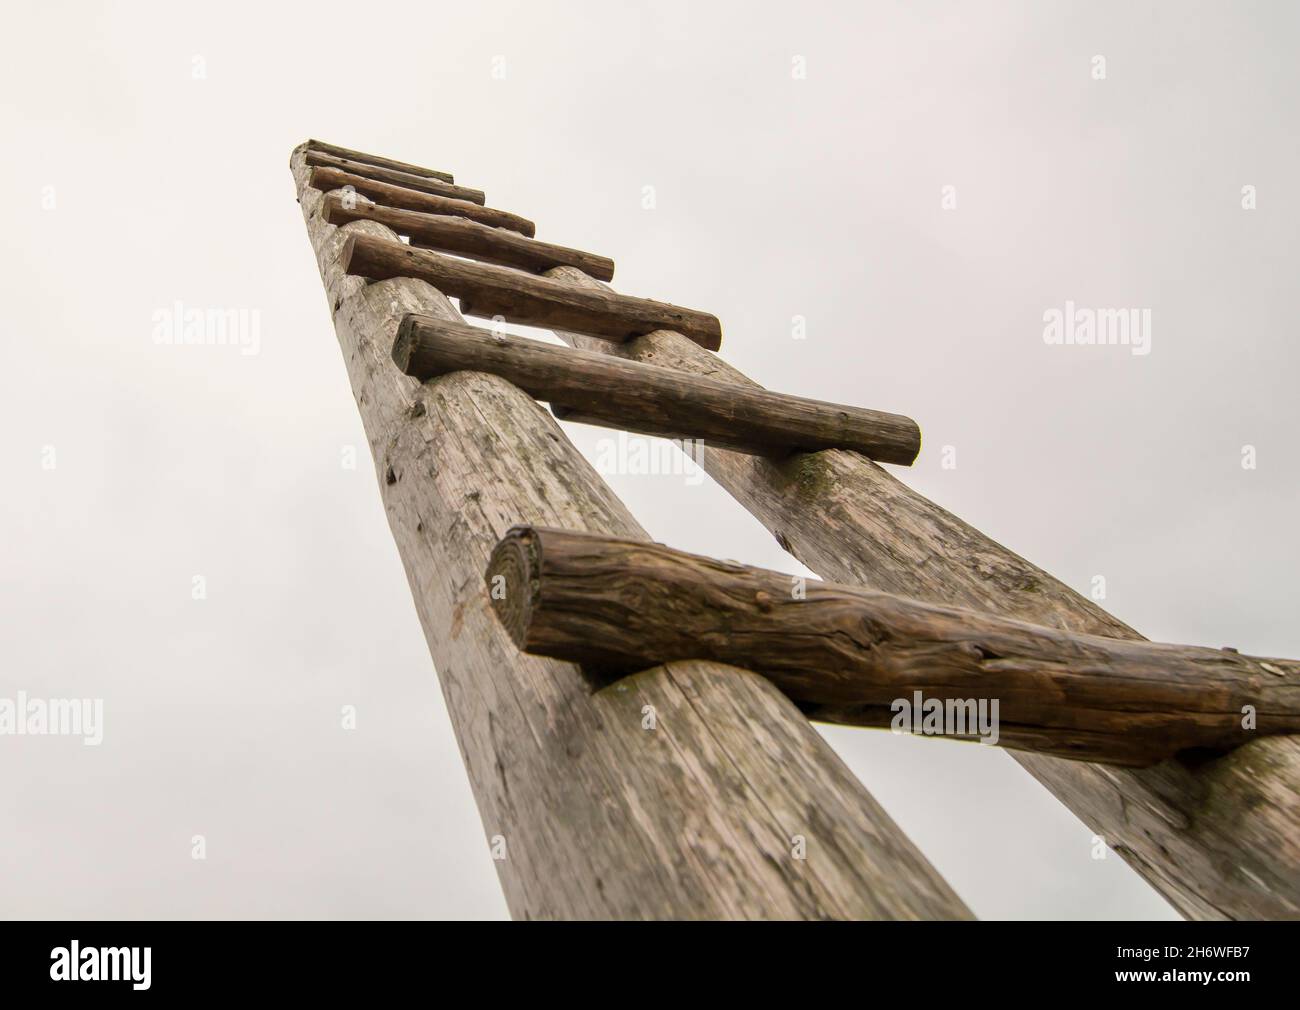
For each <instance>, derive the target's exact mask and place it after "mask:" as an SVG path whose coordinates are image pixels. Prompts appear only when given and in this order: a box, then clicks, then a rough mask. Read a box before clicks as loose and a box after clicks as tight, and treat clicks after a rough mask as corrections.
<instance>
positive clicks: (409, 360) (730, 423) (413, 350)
mask: <svg viewBox="0 0 1300 1010" xmlns="http://www.w3.org/2000/svg"><path fill="white" fill-rule="evenodd" d="M393 361H394V362H395V363H396V364H397V367H398V368H400V369H401V370H402V371H403V372H405V373H406V374H407V375H412V376H414V377H415V378H417V379H432V378H434V377H436V376H439V375H445V374H447V373H448V372H455V371H461V370H471V371H480V372H488V373H490V374H492V375H499V376H501V378H503V379H505V380H507V381H508V382H512V383H514V384H515V385H516V386H518V387H519V388H520V389H522V390H523V391H524V392H526V393H527V394H528V395H529V396H532V397H535V398H536V399H539V400H545V401H547V402H548V403H550V405H551V410H552V411H554V412H555V415H556V416H557V417H571V416H580V417H581V418H582V420H584V421H586V422H588V423H592V424H601V425H604V426H606V427H611V428H623V429H626V430H628V431H639V432H646V433H649V434H654V435H667V436H670V437H673V438H690V439H704V440H707V441H708V442H710V443H712V444H715V445H727V446H731V447H733V448H736V449H737V450H738V451H742V452H753V453H761V454H767V455H778V456H779V455H784V454H786V453H789V452H792V451H794V450H797V449H823V448H830V447H838V448H844V449H852V450H854V451H855V452H861V453H864V454H865V455H867V456H870V457H871V458H872V459H879V460H883V461H885V462H888V463H901V464H904V465H906V464H909V463H911V462H912V460H914V459H915V458H916V454H917V452H918V451H919V450H920V448H921V432H920V429H919V428H918V427H917V426H916V422H915V421H913V420H912V419H911V418H907V417H902V416H900V415H898V414H886V413H883V412H882V411H875V410H866V409H863V408H861V407H848V406H843V405H840V404H834V403H823V402H821V401H820V400H806V399H803V398H802V397H798V396H784V395H782V394H780V393H772V392H769V391H768V390H765V389H755V388H753V387H752V386H736V385H733V384H730V383H725V382H718V381H716V380H714V379H705V378H701V377H699V376H692V375H683V374H682V373H681V372H677V371H673V370H672V369H668V368H659V367H658V366H657V365H646V364H642V363H640V362H635V361H624V360H621V359H618V358H611V357H609V356H608V355H605V354H597V353H595V352H593V351H580V350H576V349H574V348H569V347H556V346H555V345H554V344H544V343H542V342H541V341H538V340H529V339H527V338H525V337H517V336H512V335H510V334H506V333H493V332H491V331H488V330H485V329H483V328H482V327H478V326H468V325H465V324H462V323H452V322H448V321H447V320H442V319H436V318H433V317H430V316H408V317H407V318H406V319H405V320H403V321H402V325H401V327H400V328H399V329H398V332H397V340H396V342H394V344H393ZM574 411H577V412H579V413H578V414H576V415H575V414H572V412H574Z"/></svg>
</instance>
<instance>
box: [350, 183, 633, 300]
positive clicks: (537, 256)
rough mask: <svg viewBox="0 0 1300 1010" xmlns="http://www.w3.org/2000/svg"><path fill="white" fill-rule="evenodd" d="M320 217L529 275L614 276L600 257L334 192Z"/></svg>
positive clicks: (611, 266)
mask: <svg viewBox="0 0 1300 1010" xmlns="http://www.w3.org/2000/svg"><path fill="white" fill-rule="evenodd" d="M324 214H325V217H326V220H328V221H329V223H330V224H337V225H344V224H347V223H348V222H349V221H374V222H376V223H378V224H382V225H384V226H385V227H387V228H391V229H392V230H393V231H395V232H396V233H397V234H398V235H405V236H407V237H408V238H410V240H411V244H412V245H414V246H419V247H421V248H425V249H440V250H443V251H445V252H452V253H458V254H459V255H462V256H469V257H472V258H473V259H477V260H483V261H484V262H487V263H496V264H499V265H501V266H508V267H517V268H518V269H521V270H529V271H532V272H534V273H540V272H541V271H543V270H549V269H551V268H552V267H556V266H572V267H577V268H578V269H579V270H581V271H582V272H583V273H585V274H589V275H590V276H592V277H596V278H599V279H600V280H606V281H607V280H610V279H611V278H612V277H613V276H614V261H613V260H612V259H609V258H607V257H605V256H597V255H596V254H595V253H588V252H583V251H582V250H580V249H568V248H565V247H564V246H561V245H552V244H551V243H549V242H539V241H537V240H536V239H532V238H524V237H523V236H522V235H519V234H516V233H515V232H512V231H509V230H507V229H505V228H492V227H490V226H488V225H484V224H479V223H478V222H477V221H471V220H469V219H468V218H463V217H454V216H452V215H448V214H424V213H421V212H420V211H415V210H402V209H401V208H398V207H385V206H384V205H383V204H379V203H372V202H370V201H369V200H366V199H365V198H364V197H362V196H353V197H352V198H351V199H350V200H346V201H345V200H344V197H343V194H342V193H340V192H338V191H337V190H336V191H333V192H331V193H328V194H326V197H325V208H324Z"/></svg>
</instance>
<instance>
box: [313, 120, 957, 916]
mask: <svg viewBox="0 0 1300 1010" xmlns="http://www.w3.org/2000/svg"><path fill="white" fill-rule="evenodd" d="M308 146H309V145H308V144H304V145H300V146H299V147H298V148H296V149H295V151H294V152H293V154H292V156H291V161H290V167H291V170H292V172H293V175H294V181H295V184H296V187H297V193H298V200H299V203H300V204H301V208H302V213H303V217H304V220H305V222H306V225H307V231H308V236H309V238H310V241H311V245H312V248H313V251H314V252H315V255H316V258H317V264H318V267H319V270H320V274H321V279H322V282H323V284H324V287H325V292H326V297H327V299H328V302H329V305H330V309H331V315H332V318H333V320H334V325H335V330H336V332H337V335H338V339H339V343H340V346H341V349H342V351H343V357H344V361H345V363H346V366H347V369H348V375H349V378H350V380H351V383H352V388H353V393H354V396H355V398H356V401H357V405H358V409H359V411H360V414H361V418H362V421H363V424H364V426H365V430H366V437H367V440H368V442H369V444H370V448H371V452H372V455H373V457H374V460H375V466H376V471H377V475H378V477H379V481H380V491H381V494H382V495H383V499H384V504H385V510H386V512H387V514H388V519H389V525H390V527H391V529H392V531H393V537H394V540H395V541H396V543H397V546H398V550H399V554H400V555H401V558H402V562H403V565H404V567H405V569H406V573H407V578H408V581H409V583H410V586H411V590H412V596H413V598H414V601H415V606H416V611H417V613H418V615H419V617H420V621H421V625H422V626H423V628H424V632H425V637H426V639H427V641H428V644H429V648H430V653H431V655H432V658H433V661H434V664H435V666H436V668H437V673H438V679H439V682H440V684H441V687H442V691H443V695H444V697H445V699H446V702H447V710H448V713H449V715H450V717H451V721H452V724H453V727H454V729H455V732H456V737H457V741H458V743H459V745H460V748H461V754H462V756H463V758H464V760H465V765H466V770H467V772H468V775H469V779H470V784H471V787H472V788H473V791H474V795H475V800H476V802H477V805H478V808H479V812H480V816H481V817H482V820H483V824H484V828H485V830H486V832H487V834H488V835H489V837H491V838H493V839H494V849H495V850H496V851H497V852H499V853H500V855H501V856H503V858H499V859H498V861H497V863H496V866H497V871H498V876H499V878H500V880H501V884H502V888H503V890H504V893H505V897H506V902H507V905H508V906H509V908H510V911H511V913H512V915H514V916H515V917H517V918H651V917H655V918H907V919H918V918H940V919H950V918H968V917H969V916H970V913H969V911H968V910H967V909H966V907H965V905H964V904H963V903H962V902H961V900H960V899H959V898H958V897H957V895H956V894H955V893H954V892H953V891H952V889H951V888H950V887H949V886H948V885H947V884H946V883H945V882H944V881H943V879H942V878H941V877H940V876H939V874H938V873H937V872H936V871H935V870H934V869H933V867H931V866H930V864H929V863H928V862H927V861H926V860H925V858H924V857H923V856H922V855H921V854H920V852H919V851H917V849H916V847H915V846H914V845H912V843H911V842H910V841H909V840H908V839H907V838H906V836H905V835H904V834H903V833H902V832H901V830H900V829H899V828H898V827H897V825H895V824H894V822H893V821H892V820H891V819H890V818H889V816H888V815H887V814H886V813H885V811H884V810H883V809H882V808H881V807H880V805H879V804H878V803H876V801H875V800H874V799H872V797H871V796H870V794H868V793H867V791H866V790H865V789H864V788H863V787H862V785H861V784H860V783H859V782H858V781H857V780H856V779H855V778H854V777H853V775H852V774H851V773H850V772H849V770H848V769H847V768H846V767H845V765H844V763H843V762H842V761H840V759H839V758H838V756H837V755H836V754H835V753H834V751H833V750H831V748H830V747H829V745H828V744H826V742H825V741H824V740H823V739H822V738H821V737H820V736H819V735H818V734H817V733H816V731H815V730H813V729H812V727H811V726H810V725H809V723H808V721H807V720H806V719H805V718H804V716H803V715H802V714H801V713H800V712H799V711H798V710H797V709H796V708H795V707H794V706H793V705H792V704H791V703H790V702H789V701H788V700H787V699H786V698H785V697H784V696H783V695H782V694H781V693H780V692H779V691H778V690H777V689H776V688H775V687H773V686H772V685H771V684H770V683H768V682H767V681H766V680H764V679H763V678H761V677H759V676H757V675H754V674H751V673H748V672H747V671H738V670H736V669H734V668H731V667H726V666H722V665H720V664H715V663H708V662H694V661H692V662H683V663H672V664H668V665H665V666H659V667H655V668H652V669H650V670H646V671H643V672H641V673H639V674H637V675H636V676H635V677H632V678H628V679H625V680H623V681H621V682H620V683H619V684H618V685H615V686H614V687H612V688H610V689H606V690H600V691H595V690H593V686H592V685H591V684H590V683H589V682H588V681H587V680H586V679H585V678H584V676H583V675H582V673H581V671H580V670H579V669H578V668H577V667H576V666H575V665H573V664H571V663H565V662H560V661H555V660H548V659H537V658H534V657H529V656H526V655H523V654H521V653H519V652H518V651H517V650H516V649H515V648H514V645H513V643H511V641H510V639H509V637H508V636H507V634H506V633H505V631H504V630H502V629H501V627H500V626H499V624H498V622H497V620H496V618H495V617H494V616H493V614H492V611H491V608H490V605H489V599H488V593H487V592H486V590H485V589H484V585H483V580H482V573H483V571H484V569H485V567H486V564H487V562H488V559H489V556H490V553H491V551H492V549H493V547H494V546H495V545H496V543H497V541H498V539H499V538H500V536H501V535H502V534H503V533H505V531H506V530H507V529H508V528H509V527H510V526H512V525H513V524H515V523H517V522H534V523H539V524H548V525H558V526H568V527H571V528H576V529H585V530H591V531H593V532H603V533H609V534H612V535H619V536H623V537H629V538H638V539H645V538H646V534H645V532H644V530H642V529H641V527H640V526H639V525H638V524H637V522H636V520H635V519H634V518H633V517H632V516H631V514H630V513H629V512H628V511H627V509H626V507H625V506H624V505H623V504H622V502H620V501H619V500H618V499H617V497H615V495H614V494H613V492H612V491H611V490H610V489H609V488H608V487H607V486H606V485H605V483H604V482H603V481H602V480H601V479H600V478H599V476H598V475H597V474H596V473H595V471H594V470H593V469H592V467H591V466H590V464H588V463H587V462H586V460H585V459H583V457H582V456H581V454H580V453H578V451H577V449H576V448H574V447H573V445H572V444H571V443H570V442H569V440H568V439H567V438H566V437H565V435H564V434H563V432H562V431H561V430H560V428H559V426H558V425H557V424H556V423H555V421H554V420H553V419H551V418H550V417H549V415H547V413H546V412H545V411H544V410H543V409H542V408H541V407H539V406H538V405H537V403H536V402H534V401H533V400H532V399H531V398H530V397H529V396H528V395H527V394H525V393H524V392H522V391H521V390H519V389H518V388H516V387H515V386H513V385H511V384H510V383H508V382H506V381H505V380H503V379H501V378H499V377H496V376H491V375H486V374H484V373H480V372H470V371H458V372H455V373H452V374H448V375H444V376H441V377H438V378H435V379H432V380H431V381H429V382H427V383H423V384H422V383H420V382H418V381H417V380H415V379H412V378H410V377H408V376H406V375H403V374H401V372H399V371H398V370H397V368H396V366H395V365H394V364H393V362H392V360H391V358H390V352H391V348H392V345H393V341H394V338H395V337H396V334H397V328H398V325H399V323H400V321H401V320H402V318H403V317H404V316H405V315H406V314H408V313H420V314H424V315H429V316H436V317H441V318H444V319H449V320H452V321H455V322H460V317H459V314H458V313H457V312H456V310H455V309H454V308H453V307H452V306H451V304H450V303H449V302H448V301H447V299H446V297H445V296H444V295H443V294H441V293H440V292H439V291H438V290H437V289H436V288H434V287H433V286H432V285H430V284H428V283H427V282H424V281H420V280H415V279H411V278H405V277H400V278H393V279H390V280H383V281H379V282H377V283H371V284H367V283H366V282H365V281H363V280H362V279H360V278H356V277H348V276H346V274H345V273H344V272H343V270H342V268H341V265H340V263H339V256H340V254H341V252H342V250H343V247H344V244H345V241H346V239H347V238H348V236H349V235H355V234H364V235H372V236H378V237H380V238H387V239H393V238H395V237H396V236H395V235H394V233H393V232H392V231H390V230H389V229H387V228H386V227H383V226H382V225H379V224H377V223H375V222H371V221H357V222H354V223H351V224H347V225H345V226H344V227H343V228H337V227H335V226H334V225H331V224H329V223H328V222H327V221H326V220H324V218H323V217H322V216H321V207H322V203H323V199H324V194H323V193H322V192H321V191H320V190H317V189H314V188H312V187H311V186H310V185H309V183H308V179H309V176H310V175H311V169H310V167H309V166H308V165H307V164H306V158H305V150H306V149H307V148H308ZM336 151H339V152H343V153H345V154H347V155H351V156H353V160H358V159H357V158H356V157H355V156H356V155H357V154H359V152H350V151H346V149H336ZM363 157H370V156H363ZM380 161H383V159H380ZM392 165H393V167H399V168H400V170H403V171H404V170H408V169H411V168H413V167H414V166H409V165H404V164H402V163H392ZM319 171H320V170H319V169H317V172H319ZM683 339H685V338H683ZM498 836H499V837H498Z"/></svg>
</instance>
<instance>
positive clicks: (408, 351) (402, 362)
mask: <svg viewBox="0 0 1300 1010" xmlns="http://www.w3.org/2000/svg"><path fill="white" fill-rule="evenodd" d="M414 331H415V316H414V315H412V314H411V313H407V314H406V315H405V316H403V317H402V321H401V322H400V323H398V325H397V339H395V340H394V341H393V364H395V365H396V366H397V367H398V368H399V369H401V371H402V373H403V374H405V375H410V374H411V357H412V355H413V354H414V352H415V332H414Z"/></svg>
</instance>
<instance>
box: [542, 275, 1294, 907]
mask: <svg viewBox="0 0 1300 1010" xmlns="http://www.w3.org/2000/svg"><path fill="white" fill-rule="evenodd" d="M547 276H550V277H553V278H555V279H557V280H560V279H563V280H567V281H568V282H569V283H571V284H573V285H575V286H576V287H588V288H589V287H597V286H600V285H599V284H598V282H596V281H594V280H592V279H591V278H590V277H587V276H586V275H584V274H583V273H582V272H581V271H579V270H575V269H573V268H571V267H557V268H555V269H554V270H551V271H548V273H547ZM556 332H557V334H558V335H559V336H560V337H561V339H563V340H565V342H567V343H569V344H571V345H573V346H575V347H584V348H587V349H589V350H596V351H601V352H603V353H607V354H618V355H623V356H626V357H628V358H630V359H632V360H635V361H646V362H650V363H652V364H656V365H662V366H664V367H666V368H676V369H680V370H681V371H683V372H693V373H696V374H700V375H709V376H713V377H715V378H721V379H726V380H729V381H731V382H735V383H738V384H742V385H751V386H752V385H756V384H755V383H754V382H753V380H752V379H749V378H748V377H747V376H745V375H743V374H742V373H741V372H739V371H738V370H736V369H735V368H732V367H731V366H729V365H728V364H726V362H724V361H722V360H721V359H719V358H718V357H717V356H715V355H712V354H709V353H707V352H705V351H703V350H702V349H701V348H700V347H698V346H697V345H696V344H694V343H692V342H691V341H689V340H687V339H685V338H684V337H682V336H681V335H680V334H676V333H672V332H670V331H666V330H665V331H659V332H656V333H652V334H647V335H645V336H642V337H640V338H638V339H636V340H634V341H631V342H629V343H626V344H622V345H618V344H611V343H609V342H608V341H604V340H599V339H593V338H591V337H586V336H583V335H580V334H573V333H565V332H562V331H558V330H557V331H556ZM699 455H700V462H701V466H702V467H703V468H704V470H705V471H706V472H707V473H708V474H709V475H710V476H712V477H713V478H714V480H716V481H717V482H718V483H719V484H720V485H721V486H722V487H723V488H725V489H726V490H727V491H728V492H730V493H731V495H732V496H733V497H734V498H735V499H736V500H737V501H738V502H740V503H741V505H743V506H744V507H745V508H746V509H748V510H749V512H750V513H752V514H753V515H754V516H755V517H756V518H757V519H758V520H759V521H760V522H762V523H763V524H764V525H765V526H766V527H767V528H768V529H769V530H770V531H771V532H772V534H773V535H774V536H775V537H776V539H777V541H778V542H779V543H780V544H781V545H782V546H783V547H784V548H785V549H786V550H788V551H790V553H792V554H793V555H794V556H795V557H797V558H798V559H799V560H800V561H802V562H803V563H804V564H806V565H807V566H808V567H809V568H810V569H812V570H813V571H814V572H816V573H817V574H818V575H820V576H822V577H823V578H826V579H833V580H835V581H836V582H843V583H847V584H850V585H854V584H856V585H863V586H867V587H869V588H872V589H878V590H881V591H884V592H890V593H897V594H899V595H901V596H910V597H914V598H916V599H919V600H927V601H930V602H933V603H942V604H951V605H954V606H961V607H969V608H971V609H975V610H986V611H989V612H990V613H994V614H1002V615H1004V616H1006V617H1016V618H1020V619H1022V620H1026V621H1031V622H1033V623H1035V624H1042V625H1047V626H1049V627H1057V628H1064V629H1067V630H1070V631H1078V632H1084V633H1088V634H1097V635H1107V636H1110V637H1112V638H1129V639H1139V638H1141V637H1142V636H1141V635H1139V634H1138V633H1137V632H1136V631H1134V630H1133V629H1132V628H1130V627H1128V625H1126V624H1124V623H1123V622H1122V621H1119V620H1117V619H1116V618H1114V617H1112V616H1111V615H1110V614H1107V613H1106V612H1105V611H1104V610H1102V609H1101V608H1100V607H1098V606H1096V604H1094V603H1092V602H1091V601H1090V600H1087V599H1085V598H1084V597H1082V596H1080V595H1079V594H1078V593H1075V592H1074V591H1073V590H1071V589H1070V588H1069V587H1068V586H1066V585H1064V584H1063V583H1061V582H1059V581H1058V580H1056V579H1054V578H1053V577H1052V576H1050V575H1048V574H1047V573H1046V572H1044V571H1043V570H1042V569H1040V568H1037V567H1035V566H1034V565H1032V564H1030V563H1029V562H1028V561H1026V560H1025V559H1024V558H1022V557H1020V556H1019V555H1017V554H1015V553H1014V552H1012V551H1010V550H1008V549H1007V548H1005V547H1003V546H1002V545H1001V544H999V543H997V542H995V541H993V540H991V539H990V538H989V537H986V536H985V535H984V534H982V533H980V532H979V531H978V530H976V529H975V528H974V527H972V526H970V525H968V524H967V523H964V522H962V521H961V520H960V519H958V518H957V517H955V516H953V515H952V514H950V513H949V512H947V511H945V510H944V509H942V508H940V507H939V506H938V505H936V504H934V503H933V502H931V501H929V500H928V499H926V498H925V497H924V496H922V495H920V494H918V493H917V492H915V491H913V490H911V489H910V488H908V487H907V486H906V485H905V484H903V483H902V482H901V481H899V480H897V479H895V478H894V477H893V476H892V475H890V474H889V473H887V472H886V471H885V470H884V469H883V468H881V467H880V466H878V465H876V464H874V463H872V462H871V461H870V460H868V459H865V458H864V457H862V456H860V455H858V454H856V453H850V452H843V451H840V450H830V451H826V452H819V453H810V454H802V455H798V456H793V457H791V458H789V459H786V460H782V461H771V460H767V459H764V458H762V457H759V456H752V455H745V454H740V453H735V452H730V451H727V450H725V449H710V448H709V447H708V446H705V447H703V449H702V451H701V452H700V454H699ZM1013 756H1014V757H1015V759H1016V760H1017V761H1018V762H1019V763H1020V764H1021V765H1023V766H1024V767H1025V768H1026V769H1027V770H1028V771H1029V772H1030V774H1032V775H1033V776H1034V777H1035V778H1037V779H1038V780H1039V781H1040V782H1042V783H1043V784H1044V785H1045V786H1046V787H1047V788H1048V789H1049V790H1050V791H1051V792H1052V794H1053V795H1054V796H1056V798H1057V799H1059V800H1060V801H1061V802H1062V803H1064V804H1065V805H1066V806H1067V807H1069V809H1070V810H1072V811H1073V812H1074V813H1075V814H1076V815H1077V816H1078V817H1079V819H1080V820H1081V821H1083V822H1084V823H1085V824H1087V825H1088V826H1089V827H1090V828H1092V829H1093V830H1094V831H1095V832H1097V834H1098V835H1100V836H1101V837H1102V838H1104V839H1105V841H1106V844H1107V845H1108V846H1109V847H1110V848H1111V849H1112V850H1113V851H1114V852H1116V853H1118V854H1119V855H1120V856H1121V857H1122V858H1123V859H1124V860H1125V861H1126V862H1127V863H1128V864H1129V865H1130V866H1132V867H1133V868H1134V869H1135V870H1137V872H1138V873H1139V874H1141V875H1142V877H1143V878H1144V879H1145V880H1146V881H1147V882H1148V883H1150V884H1151V885H1152V886H1153V887H1155V888H1156V890H1158V891H1159V892H1160V893H1161V894H1163V895H1164V896H1165V897H1166V898H1167V899H1168V900H1169V901H1170V902H1171V903H1172V904H1173V905H1174V906H1175V907H1176V908H1177V909H1178V910H1179V911H1180V912H1182V913H1183V914H1184V915H1186V916H1189V917H1192V918H1204V919H1232V918H1240V919H1253V918H1264V919H1279V918H1300V788H1298V787H1297V783H1300V736H1294V735H1293V736H1276V737H1268V738H1265V739H1261V740H1257V741H1255V742H1254V743H1250V744H1247V745H1245V746H1243V747H1240V748H1238V749H1237V750H1234V751H1233V752H1232V753H1230V754H1227V755H1225V756H1222V757H1219V758H1217V759H1213V760H1204V759H1202V760H1191V759H1188V760H1181V761H1180V760H1171V761H1166V762H1163V763H1161V764H1160V765H1157V766H1155V767H1152V768H1144V769H1119V768H1111V767H1106V766H1102V765H1095V764H1090V763H1085V762H1079V761H1067V760H1063V759H1061V758H1057V757H1051V756H1047V755H1038V754H1023V753H1021V754H1015V755H1013Z"/></svg>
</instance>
